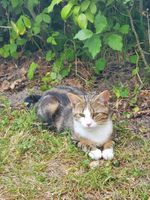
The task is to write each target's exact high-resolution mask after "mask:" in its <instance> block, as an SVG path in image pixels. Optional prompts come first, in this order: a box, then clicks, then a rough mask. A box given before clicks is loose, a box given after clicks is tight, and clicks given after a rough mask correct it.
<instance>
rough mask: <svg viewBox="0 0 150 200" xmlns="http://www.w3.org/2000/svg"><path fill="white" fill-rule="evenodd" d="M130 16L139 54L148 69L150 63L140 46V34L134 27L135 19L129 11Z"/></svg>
mask: <svg viewBox="0 0 150 200" xmlns="http://www.w3.org/2000/svg"><path fill="white" fill-rule="evenodd" d="M128 15H129V19H130V24H131V28H132V31H133V33H134V36H135V39H136V42H137V46H138V49H139V52H140V54H141V57H142V60H143V62H144V65H145V67H148V66H149V65H148V63H147V61H146V58H145V55H144V53H143V49H142V47H141V45H140V40H139V37H138V34H137V32H136V30H135V26H134V23H133V18H132V15H131V12H130V11H128Z"/></svg>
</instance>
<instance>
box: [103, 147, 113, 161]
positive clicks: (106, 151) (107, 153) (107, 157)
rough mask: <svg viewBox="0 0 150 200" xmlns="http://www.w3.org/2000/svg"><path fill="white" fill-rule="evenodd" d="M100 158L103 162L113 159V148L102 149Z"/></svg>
mask: <svg viewBox="0 0 150 200" xmlns="http://www.w3.org/2000/svg"><path fill="white" fill-rule="evenodd" d="M102 157H103V158H104V159H105V160H112V159H113V157H114V152H113V148H110V149H104V150H103V151H102Z"/></svg>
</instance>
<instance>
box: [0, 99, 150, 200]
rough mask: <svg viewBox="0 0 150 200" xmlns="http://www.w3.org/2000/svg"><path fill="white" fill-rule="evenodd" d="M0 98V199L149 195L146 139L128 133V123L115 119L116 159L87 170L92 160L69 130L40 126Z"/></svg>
mask: <svg viewBox="0 0 150 200" xmlns="http://www.w3.org/2000/svg"><path fill="white" fill-rule="evenodd" d="M1 102H2V104H3V105H6V106H2V107H3V108H0V199H1V200H2V199H3V200H17V199H18V200H25V199H26V200H30V199H34V200H50V199H54V200H55V199H66V200H74V199H75V200H76V199H84V200H85V199H87V200H101V199H103V200H111V199H112V200H128V199H129V200H132V199H133V200H148V199H149V197H150V170H149V166H150V156H149V154H150V142H149V141H148V140H147V139H144V137H142V136H141V135H136V134H134V133H132V132H130V130H128V128H127V123H128V122H125V121H123V122H119V123H118V124H117V123H115V132H116V138H117V141H116V146H115V152H116V156H115V159H114V160H113V161H111V162H110V161H109V162H107V161H103V160H101V161H100V166H99V167H98V168H95V169H90V167H89V164H90V162H91V160H90V159H89V158H88V157H87V156H86V155H85V154H84V153H83V152H81V151H80V150H78V149H77V148H76V147H74V145H73V144H72V143H71V141H70V136H69V134H67V133H65V132H64V133H62V134H60V135H57V134H54V133H51V132H50V131H48V130H44V129H43V128H42V127H41V125H40V124H38V123H37V120H36V117H35V113H34V110H31V111H26V110H25V109H22V110H11V108H10V107H9V103H7V102H6V101H5V100H3V99H1ZM4 102H5V103H4Z"/></svg>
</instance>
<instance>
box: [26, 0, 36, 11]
mask: <svg viewBox="0 0 150 200" xmlns="http://www.w3.org/2000/svg"><path fill="white" fill-rule="evenodd" d="M38 3H39V0H32V1H31V0H28V3H27V6H28V9H29V10H30V12H32V11H33V8H34V7H35V6H36V5H38Z"/></svg>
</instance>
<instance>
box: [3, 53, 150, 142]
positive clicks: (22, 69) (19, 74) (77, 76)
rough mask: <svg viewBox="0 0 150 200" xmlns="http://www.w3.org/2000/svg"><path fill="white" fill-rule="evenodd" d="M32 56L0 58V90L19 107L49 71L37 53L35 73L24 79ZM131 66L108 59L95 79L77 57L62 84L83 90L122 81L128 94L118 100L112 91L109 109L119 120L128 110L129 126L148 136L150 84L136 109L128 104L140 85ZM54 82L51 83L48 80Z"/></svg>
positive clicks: (91, 89)
mask: <svg viewBox="0 0 150 200" xmlns="http://www.w3.org/2000/svg"><path fill="white" fill-rule="evenodd" d="M32 61H33V59H30V60H28V59H26V58H22V59H21V60H20V61H17V63H15V62H14V61H6V60H1V62H0V63H1V64H0V93H1V94H2V95H5V96H7V97H8V98H9V99H10V101H11V105H12V106H13V107H18V106H19V105H20V104H22V103H23V102H24V99H25V97H26V96H28V95H29V94H30V93H36V94H39V93H41V91H40V89H39V88H40V85H41V77H43V76H44V75H45V74H46V73H47V72H50V71H51V66H50V64H49V63H47V62H45V61H43V60H42V58H41V57H40V56H39V55H36V56H35V58H34V62H36V63H38V64H39V66H40V67H39V68H38V69H37V70H36V73H35V77H34V79H33V80H32V81H29V80H28V79H27V71H28V68H29V65H30V64H31V62H32ZM133 68H134V67H132V66H131V65H130V64H126V65H118V64H113V63H110V64H109V65H108V66H107V67H106V68H105V70H104V71H103V72H102V73H101V74H100V75H98V76H97V78H96V79H95V78H94V76H91V74H93V73H94V72H93V70H92V68H91V67H89V66H88V64H87V63H83V62H81V61H79V60H78V61H77V62H76V63H74V67H73V68H72V72H71V74H70V75H69V77H66V78H65V79H63V80H62V81H61V83H59V84H62V85H71V86H76V87H78V88H80V89H83V90H86V91H93V90H95V91H97V92H99V91H103V90H105V89H109V90H112V88H113V86H116V85H118V84H120V83H122V84H123V85H125V86H128V88H129V89H130V95H129V98H126V99H121V100H117V99H116V97H115V96H114V94H113V93H112V92H111V95H112V98H111V110H112V111H113V112H114V113H115V115H116V118H117V119H118V120H120V119H124V118H125V116H124V115H123V113H125V112H126V113H129V115H128V118H126V120H128V122H129V128H130V129H131V130H132V131H133V132H134V133H136V134H142V135H143V136H144V137H146V138H150V86H149V88H148V87H147V88H145V89H143V90H141V91H140V93H139V94H138V96H137V101H136V103H135V106H136V107H137V108H136V111H135V110H134V107H133V106H132V105H131V100H132V97H133V92H132V91H133V89H134V87H135V86H138V85H140V83H139V79H138V78H137V77H132V70H133ZM51 86H54V84H51Z"/></svg>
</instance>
